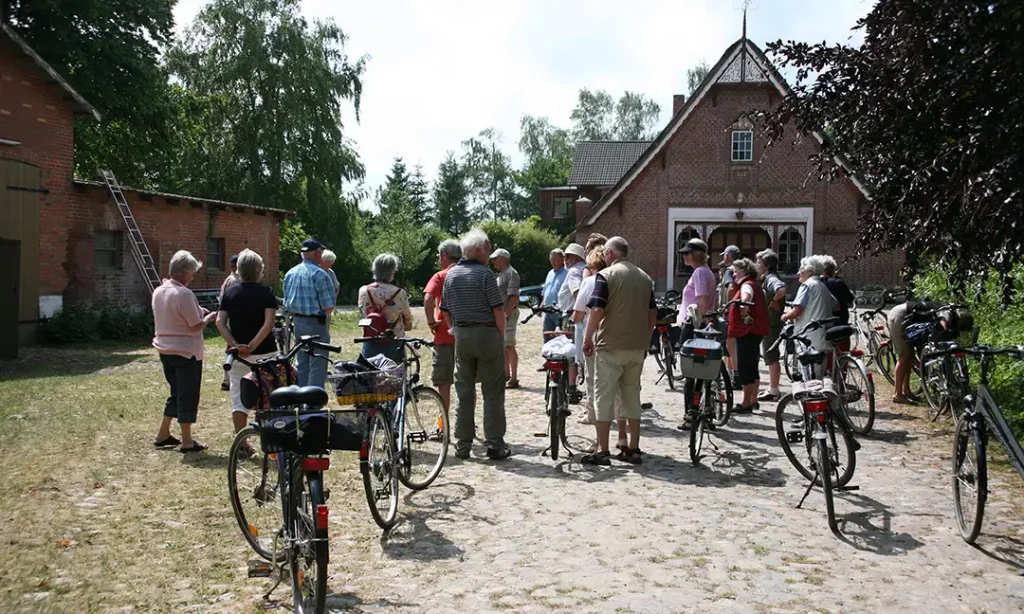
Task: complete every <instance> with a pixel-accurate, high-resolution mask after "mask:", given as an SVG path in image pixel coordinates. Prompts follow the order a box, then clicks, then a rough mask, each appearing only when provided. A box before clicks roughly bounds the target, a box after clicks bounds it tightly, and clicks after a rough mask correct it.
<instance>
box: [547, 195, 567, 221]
mask: <svg viewBox="0 0 1024 614" xmlns="http://www.w3.org/2000/svg"><path fill="white" fill-rule="evenodd" d="M559 205H564V206H565V209H564V211H562V212H561V214H559V211H558V207H559ZM571 209H572V199H571V198H554V199H552V200H551V219H553V220H564V219H565V218H567V217H569V211H570V210H571Z"/></svg>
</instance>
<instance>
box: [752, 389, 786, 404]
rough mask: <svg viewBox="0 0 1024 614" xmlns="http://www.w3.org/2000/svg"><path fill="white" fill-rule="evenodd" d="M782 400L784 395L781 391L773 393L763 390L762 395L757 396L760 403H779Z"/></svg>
mask: <svg viewBox="0 0 1024 614" xmlns="http://www.w3.org/2000/svg"><path fill="white" fill-rule="evenodd" d="M781 398H782V393H780V392H779V391H775V392H772V391H771V390H763V391H761V394H759V395H757V400H758V401H765V402H771V403H778V402H779V399H781Z"/></svg>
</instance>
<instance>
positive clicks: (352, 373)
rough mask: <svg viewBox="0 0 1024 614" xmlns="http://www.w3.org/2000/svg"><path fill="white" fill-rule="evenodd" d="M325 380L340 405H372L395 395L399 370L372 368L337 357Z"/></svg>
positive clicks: (399, 388) (399, 389)
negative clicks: (330, 373) (332, 387)
mask: <svg viewBox="0 0 1024 614" xmlns="http://www.w3.org/2000/svg"><path fill="white" fill-rule="evenodd" d="M328 380H330V381H331V383H332V384H333V385H334V394H335V396H337V398H338V403H339V404H341V405H373V404H376V403H386V402H388V401H394V400H396V399H398V397H399V395H400V394H401V393H402V381H403V372H402V369H401V368H396V369H373V368H369V367H367V366H366V365H363V364H360V363H357V362H349V361H345V360H340V361H338V362H336V363H334V375H332V376H330V377H329V378H328Z"/></svg>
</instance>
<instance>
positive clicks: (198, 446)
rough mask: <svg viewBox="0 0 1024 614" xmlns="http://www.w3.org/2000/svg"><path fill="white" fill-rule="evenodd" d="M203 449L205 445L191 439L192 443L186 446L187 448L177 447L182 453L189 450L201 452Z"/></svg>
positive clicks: (186, 452)
mask: <svg viewBox="0 0 1024 614" xmlns="http://www.w3.org/2000/svg"><path fill="white" fill-rule="evenodd" d="M205 449H206V446H204V445H203V444H201V443H199V442H198V441H195V440H193V441H192V445H191V446H190V447H188V448H178V452H181V453H182V454H188V453H189V452H202V451H203V450H205Z"/></svg>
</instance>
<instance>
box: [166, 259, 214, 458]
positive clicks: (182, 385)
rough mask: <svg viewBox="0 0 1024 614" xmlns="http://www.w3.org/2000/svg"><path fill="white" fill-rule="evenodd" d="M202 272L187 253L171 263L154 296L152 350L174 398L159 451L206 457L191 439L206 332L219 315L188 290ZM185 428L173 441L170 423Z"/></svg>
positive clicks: (196, 261)
mask: <svg viewBox="0 0 1024 614" xmlns="http://www.w3.org/2000/svg"><path fill="white" fill-rule="evenodd" d="M202 266H203V263H202V262H199V261H198V260H196V259H195V257H194V256H193V255H192V254H190V253H188V252H187V251H185V250H181V251H178V252H177V253H175V254H174V256H172V257H171V264H170V271H169V279H165V280H164V282H163V283H162V284H160V287H158V288H157V289H156V290H154V291H153V329H154V335H153V347H155V348H156V351H157V352H158V353H159V354H160V363H161V364H162V365H163V368H164V378H165V379H166V380H167V385H168V386H170V389H171V391H170V392H171V393H170V395H169V396H168V397H167V401H166V402H165V403H164V418H163V421H162V422H161V423H160V429H159V430H158V431H157V434H156V442H154V445H156V446H157V447H158V448H162V447H173V446H176V445H179V444H180V445H181V448H179V451H181V452H202V451H203V450H205V449H206V446H204V445H203V444H201V443H199V442H198V441H196V440H194V439H192V425H193V424H195V422H196V416H197V414H198V413H199V391H200V388H201V386H202V383H203V350H204V344H203V329H204V328H206V325H207V324H209V323H210V322H212V321H213V319H214V318H215V317H216V316H217V314H216V313H212V312H210V311H209V310H208V309H205V308H203V307H200V306H199V301H198V300H196V295H195V294H192V291H191V290H189V289H188V285H189V284H190V283H192V280H193V279H195V278H196V273H198V272H199V269H200V268H201V267H202ZM172 420H177V421H178V425H179V426H180V427H181V440H180V441H179V440H178V439H177V438H176V437H174V436H173V435H171V421H172Z"/></svg>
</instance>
